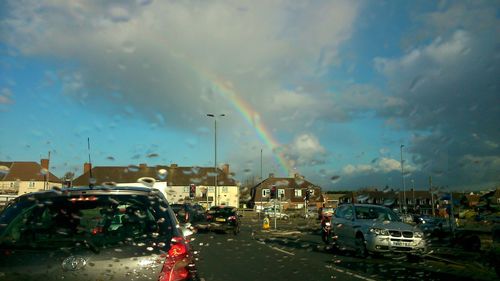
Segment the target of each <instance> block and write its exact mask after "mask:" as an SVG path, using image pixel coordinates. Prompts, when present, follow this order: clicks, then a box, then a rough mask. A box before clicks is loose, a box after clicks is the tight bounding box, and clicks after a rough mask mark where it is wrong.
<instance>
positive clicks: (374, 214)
mask: <svg viewBox="0 0 500 281" xmlns="http://www.w3.org/2000/svg"><path fill="white" fill-rule="evenodd" d="M355 210H356V219H361V220H375V221H401V219H400V218H399V216H398V215H396V213H394V212H393V211H391V210H390V209H388V208H380V207H376V206H356V207H355Z"/></svg>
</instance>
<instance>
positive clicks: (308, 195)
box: [306, 189, 311, 201]
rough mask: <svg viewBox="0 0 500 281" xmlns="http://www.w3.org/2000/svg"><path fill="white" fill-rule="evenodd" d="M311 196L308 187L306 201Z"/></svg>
mask: <svg viewBox="0 0 500 281" xmlns="http://www.w3.org/2000/svg"><path fill="white" fill-rule="evenodd" d="M309 198H311V191H310V190H309V189H306V201H309Z"/></svg>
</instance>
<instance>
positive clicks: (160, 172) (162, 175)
mask: <svg viewBox="0 0 500 281" xmlns="http://www.w3.org/2000/svg"><path fill="white" fill-rule="evenodd" d="M156 175H157V176H158V178H160V179H162V180H164V179H165V178H166V177H167V175H168V172H167V170H166V169H159V170H158V171H156Z"/></svg>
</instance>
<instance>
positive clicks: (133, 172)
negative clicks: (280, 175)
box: [73, 165, 236, 186]
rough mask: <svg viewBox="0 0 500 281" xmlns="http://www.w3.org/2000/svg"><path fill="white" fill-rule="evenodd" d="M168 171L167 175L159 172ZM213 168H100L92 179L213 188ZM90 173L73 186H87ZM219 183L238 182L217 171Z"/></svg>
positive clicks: (98, 183)
mask: <svg viewBox="0 0 500 281" xmlns="http://www.w3.org/2000/svg"><path fill="white" fill-rule="evenodd" d="M162 169H164V170H166V173H163V174H162V173H161V172H159V171H160V170H162ZM214 171H215V169H214V168H213V167H178V166H155V167H148V166H146V165H140V166H128V167H127V166H99V167H93V168H92V177H93V178H94V179H95V180H96V182H95V184H97V185H101V184H103V183H105V182H115V183H133V182H137V180H138V179H139V178H142V177H151V178H154V179H156V180H158V181H167V184H168V185H169V186H189V185H190V184H195V185H204V186H213V185H214V176H215V173H214ZM89 178H90V176H89V172H87V173H84V174H82V175H81V176H79V177H77V178H76V179H75V180H74V181H73V186H86V185H88V184H89ZM217 183H218V185H219V186H236V181H235V180H234V179H233V178H231V175H228V174H226V173H224V172H223V171H222V170H221V169H217Z"/></svg>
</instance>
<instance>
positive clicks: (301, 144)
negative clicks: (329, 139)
mask: <svg viewBox="0 0 500 281" xmlns="http://www.w3.org/2000/svg"><path fill="white" fill-rule="evenodd" d="M283 153H284V154H285V156H286V158H287V159H288V160H289V161H290V162H291V163H292V164H294V165H293V166H295V165H296V166H304V165H317V164H321V163H323V162H324V161H325V160H324V157H325V153H326V149H325V148H324V147H323V146H322V145H321V143H320V141H319V139H318V138H317V137H316V136H315V135H313V134H310V133H305V134H301V135H298V136H296V137H295V139H294V140H293V142H292V143H291V144H290V145H287V146H285V147H284V149H283Z"/></svg>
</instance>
